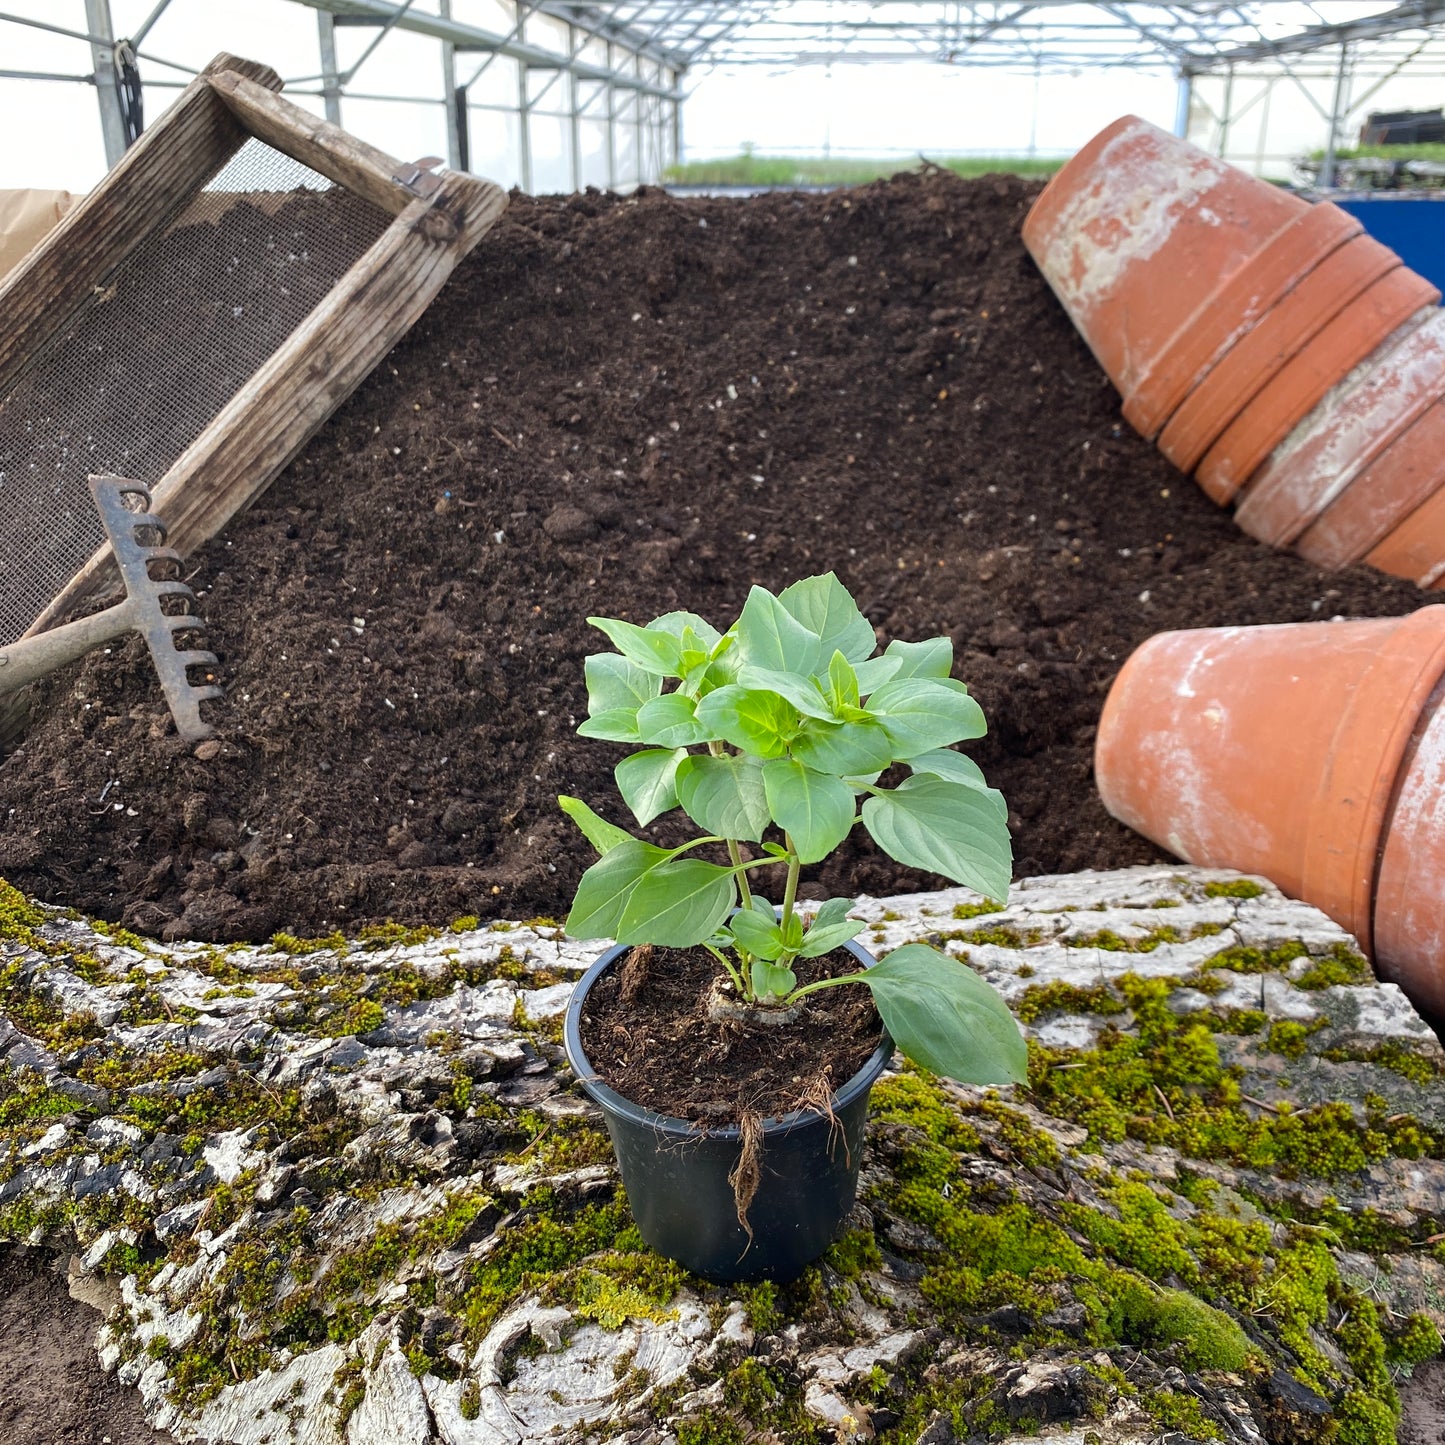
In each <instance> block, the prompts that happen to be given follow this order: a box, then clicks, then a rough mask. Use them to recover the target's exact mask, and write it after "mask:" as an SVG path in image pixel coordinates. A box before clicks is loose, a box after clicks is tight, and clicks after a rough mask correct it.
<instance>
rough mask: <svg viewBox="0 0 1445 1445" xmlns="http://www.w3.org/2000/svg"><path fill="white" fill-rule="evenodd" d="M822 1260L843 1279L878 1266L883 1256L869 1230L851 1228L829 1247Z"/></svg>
mask: <svg viewBox="0 0 1445 1445" xmlns="http://www.w3.org/2000/svg"><path fill="white" fill-rule="evenodd" d="M823 1262H824V1263H825V1264H827V1265H828V1267H829V1268H830V1269H832V1270H833V1271H835V1272H836V1273H837V1274H840V1275H842V1276H843V1278H844V1279H857V1278H858V1277H859V1276H860V1275H862V1274H863V1273H865V1272H866V1271H867V1270H870V1269H878V1268H880V1267H881V1266H882V1264H883V1256H882V1255H881V1254H879V1253H878V1241H877V1240H876V1239H874V1237H873V1234H872V1231H871V1230H866V1229H853V1230H849V1232H848V1233H847V1234H845V1235H844V1236H843V1237H842V1239H840V1240H838V1241H837V1242H836V1243H835V1244H833V1245H831V1246H830V1247H829V1249H828V1252H827V1253H826V1254H825V1255H824V1256H823Z"/></svg>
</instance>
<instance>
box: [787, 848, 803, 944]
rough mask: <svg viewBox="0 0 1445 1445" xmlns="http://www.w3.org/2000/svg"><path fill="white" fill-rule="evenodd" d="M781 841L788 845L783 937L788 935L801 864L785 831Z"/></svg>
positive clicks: (796, 851) (801, 868)
mask: <svg viewBox="0 0 1445 1445" xmlns="http://www.w3.org/2000/svg"><path fill="white" fill-rule="evenodd" d="M783 842H784V843H786V844H787V846H788V884H787V887H786V888H785V889H784V890H783V917H782V930H783V937H784V938H786V937H787V936H788V924H789V923H791V922H792V919H793V904H794V902H795V901H796V900H797V897H798V874H799V873H801V872H802V870H803V865H802V864H801V863H800V862H799V861H798V850H797V849H796V848H794V847H793V840H792V838H790V837H789V836H788V834H787V833H784V834H783Z"/></svg>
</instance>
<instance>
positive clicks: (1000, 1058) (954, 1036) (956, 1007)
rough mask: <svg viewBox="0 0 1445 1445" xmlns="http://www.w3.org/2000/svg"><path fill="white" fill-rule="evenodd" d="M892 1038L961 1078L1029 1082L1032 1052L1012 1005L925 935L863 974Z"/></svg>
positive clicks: (915, 1056) (938, 1070)
mask: <svg viewBox="0 0 1445 1445" xmlns="http://www.w3.org/2000/svg"><path fill="white" fill-rule="evenodd" d="M859 978H860V980H861V981H862V982H863V983H866V984H867V985H868V987H869V988H870V989H871V990H872V991H873V1001H874V1003H876V1004H877V1005H878V1012H879V1013H880V1014H881V1015H882V1017H883V1024H884V1027H885V1028H887V1030H888V1032H889V1033H890V1034H892V1035H893V1041H894V1043H896V1044H897V1045H898V1047H899V1048H900V1049H902V1050H903V1052H904V1053H905V1054H907V1055H908V1057H909V1058H910V1059H912V1060H913V1062H914V1063H915V1064H921V1065H922V1066H923V1067H924V1068H925V1069H928V1070H930V1071H932V1072H933V1073H935V1074H943V1075H944V1076H946V1077H947V1078H950V1079H957V1080H958V1082H959V1083H961V1084H1022V1083H1024V1082H1025V1081H1026V1080H1027V1078H1028V1068H1029V1056H1028V1048H1027V1046H1026V1045H1025V1044H1024V1040H1023V1035H1022V1034H1021V1033H1020V1032H1019V1026H1018V1024H1017V1023H1016V1022H1015V1021H1014V1016H1013V1015H1012V1014H1011V1013H1010V1012H1009V1010H1008V1005H1007V1004H1005V1003H1004V1001H1003V1000H1002V999H1001V998H1000V997H999V996H998V994H996V993H995V992H994V991H993V989H991V988H990V987H989V986H988V984H986V983H985V982H984V981H983V980H982V979H981V978H980V977H979V976H978V975H977V974H976V973H975V972H974V971H973V970H972V969H971V968H969V967H968V965H967V964H965V963H960V962H959V961H958V960H957V959H954V958H949V957H947V956H946V955H944V954H941V953H939V952H937V951H936V950H935V949H932V948H929V947H928V946H927V944H923V943H908V944H905V945H904V946H903V947H902V948H895V949H894V950H893V952H892V953H890V954H889V955H888V956H887V957H886V958H883V959H880V960H879V961H878V962H877V963H875V964H874V965H873V967H872V968H870V969H867V970H866V971H865V972H864V973H862V974H860V975H859Z"/></svg>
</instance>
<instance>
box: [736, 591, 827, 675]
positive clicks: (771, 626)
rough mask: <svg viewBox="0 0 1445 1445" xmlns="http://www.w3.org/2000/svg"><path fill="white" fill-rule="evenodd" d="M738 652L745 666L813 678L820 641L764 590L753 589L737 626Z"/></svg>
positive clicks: (819, 650)
mask: <svg viewBox="0 0 1445 1445" xmlns="http://www.w3.org/2000/svg"><path fill="white" fill-rule="evenodd" d="M737 633H738V641H737V648H738V652H739V654H740V656H741V659H742V661H743V662H745V663H747V664H749V665H750V666H752V667H769V668H772V669H774V670H775V671H777V672H800V673H802V674H803V675H804V676H805V677H808V676H811V675H812V674H813V673H814V672H815V671H817V667H818V657H819V653H820V652H821V648H820V647H819V645H818V638H817V637H816V635H815V634H814V633H812V632H810V631H809V630H808V629H807V628H806V627H805V626H804V625H803V624H802V623H801V622H799V621H797V619H796V618H794V617H793V615H792V614H791V613H790V612H789V611H788V610H787V608H785V607H784V606H783V604H782V603H781V602H780V601H779V600H778V599H777V598H776V597H774V596H773V594H772V593H771V592H768V591H766V590H765V589H764V588H762V587H754V588H753V589H752V591H750V592H749V593H748V600H747V601H746V602H745V603H744V604H743V610H742V615H741V616H740V617H739V618H738V622H737Z"/></svg>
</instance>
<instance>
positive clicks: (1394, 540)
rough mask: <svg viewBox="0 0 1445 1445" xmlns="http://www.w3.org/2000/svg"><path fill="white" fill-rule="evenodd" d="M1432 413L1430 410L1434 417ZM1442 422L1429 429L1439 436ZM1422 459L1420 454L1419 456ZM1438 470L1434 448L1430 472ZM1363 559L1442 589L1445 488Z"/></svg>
mask: <svg viewBox="0 0 1445 1445" xmlns="http://www.w3.org/2000/svg"><path fill="white" fill-rule="evenodd" d="M1434 416H1435V414H1434V413H1433V412H1432V413H1431V419H1432V421H1433V420H1434ZM1442 432H1445V426H1441V425H1439V424H1438V423H1437V424H1436V425H1433V426H1432V427H1431V433H1432V435H1433V436H1435V437H1437V438H1438V437H1439V436H1440V435H1441V433H1442ZM1421 460H1422V462H1423V461H1424V458H1421ZM1440 474H1441V453H1439V452H1436V453H1435V457H1434V464H1433V466H1431V467H1430V476H1431V478H1432V480H1433V479H1438V478H1439V476H1440ZM1365 561H1366V562H1368V563H1369V564H1370V566H1371V567H1378V568H1379V569H1380V571H1381V572H1388V573H1390V574H1391V576H1394V577H1408V578H1409V579H1410V581H1412V582H1414V583H1415V584H1416V586H1418V587H1428V588H1431V589H1432V590H1434V591H1436V592H1439V591H1442V590H1445V489H1437V490H1436V491H1435V493H1434V495H1433V496H1431V497H1430V498H1429V499H1428V500H1427V501H1425V502H1424V503H1422V504H1421V505H1420V506H1418V507H1416V508H1415V510H1414V511H1413V512H1411V513H1410V515H1409V516H1408V517H1406V518H1405V520H1404V521H1403V522H1401V523H1400V525H1399V526H1398V527H1396V528H1395V530H1394V531H1393V532H1391V533H1390V535H1389V536H1388V537H1386V538H1385V540H1384V541H1383V542H1381V543H1380V544H1379V546H1378V547H1376V548H1375V549H1374V550H1373V551H1372V552H1370V553H1369V555H1368V556H1367V557H1366V558H1365Z"/></svg>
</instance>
